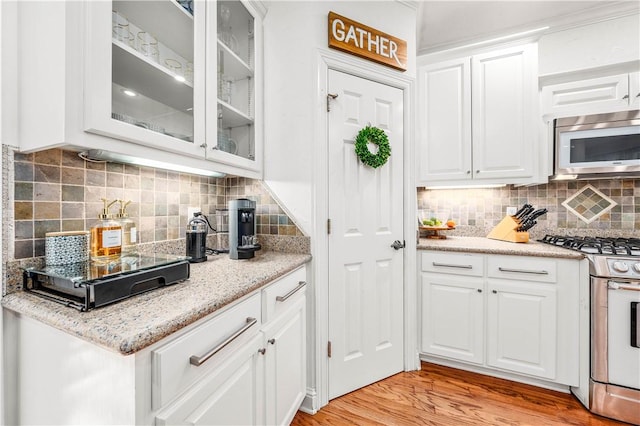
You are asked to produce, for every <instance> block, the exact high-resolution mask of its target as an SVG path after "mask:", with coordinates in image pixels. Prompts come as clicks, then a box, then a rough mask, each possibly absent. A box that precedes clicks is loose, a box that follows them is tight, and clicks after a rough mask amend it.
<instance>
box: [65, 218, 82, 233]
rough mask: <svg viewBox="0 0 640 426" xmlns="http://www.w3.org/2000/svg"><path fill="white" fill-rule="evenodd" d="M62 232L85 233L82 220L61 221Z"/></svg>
mask: <svg viewBox="0 0 640 426" xmlns="http://www.w3.org/2000/svg"><path fill="white" fill-rule="evenodd" d="M61 230H62V231H85V228H84V219H62V229H61Z"/></svg>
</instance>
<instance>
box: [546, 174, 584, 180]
mask: <svg viewBox="0 0 640 426" xmlns="http://www.w3.org/2000/svg"><path fill="white" fill-rule="evenodd" d="M577 177H578V175H555V176H553V177H552V178H551V180H574V179H575V178H577Z"/></svg>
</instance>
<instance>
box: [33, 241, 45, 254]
mask: <svg viewBox="0 0 640 426" xmlns="http://www.w3.org/2000/svg"><path fill="white" fill-rule="evenodd" d="M44 243H45V239H44V238H39V239H36V240H33V255H34V256H35V257H38V256H44V255H45V244H44Z"/></svg>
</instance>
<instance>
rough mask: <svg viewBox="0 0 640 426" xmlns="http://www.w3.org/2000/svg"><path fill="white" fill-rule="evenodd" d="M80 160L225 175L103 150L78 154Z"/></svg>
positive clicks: (218, 175)
mask: <svg viewBox="0 0 640 426" xmlns="http://www.w3.org/2000/svg"><path fill="white" fill-rule="evenodd" d="M78 155H79V156H80V158H83V159H85V160H88V161H112V162H116V163H125V164H133V165H136V166H145V167H154V168H156V169H164V170H172V171H174V172H182V173H191V174H194V175H201V176H209V177H216V178H222V177H225V176H226V175H225V174H224V173H220V172H216V171H213V170H206V169H198V168H196V167H189V166H182V165H179V164H172V163H165V162H164V161H157V160H151V159H149V158H142V157H134V156H132V155H126V154H118V153H116V152H110V151H104V150H101V149H90V150H88V151H83V152H81V153H80V154H78Z"/></svg>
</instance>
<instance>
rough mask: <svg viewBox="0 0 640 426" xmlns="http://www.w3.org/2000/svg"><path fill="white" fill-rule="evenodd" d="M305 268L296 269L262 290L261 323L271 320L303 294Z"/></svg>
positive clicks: (305, 279)
mask: <svg viewBox="0 0 640 426" xmlns="http://www.w3.org/2000/svg"><path fill="white" fill-rule="evenodd" d="M306 282H307V272H306V268H304V267H302V268H299V269H296V270H295V271H293V272H291V273H290V274H288V275H285V276H284V277H282V278H280V279H278V280H277V281H276V282H275V283H273V284H271V285H270V286H268V287H267V288H265V289H264V290H262V322H265V323H266V322H267V321H270V320H272V319H273V318H274V317H275V316H276V315H277V314H278V313H279V312H281V311H283V310H285V309H286V308H287V307H288V306H290V305H291V304H292V302H294V301H295V300H296V299H297V298H298V297H299V296H300V295H301V294H303V293H304V292H305V286H306Z"/></svg>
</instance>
